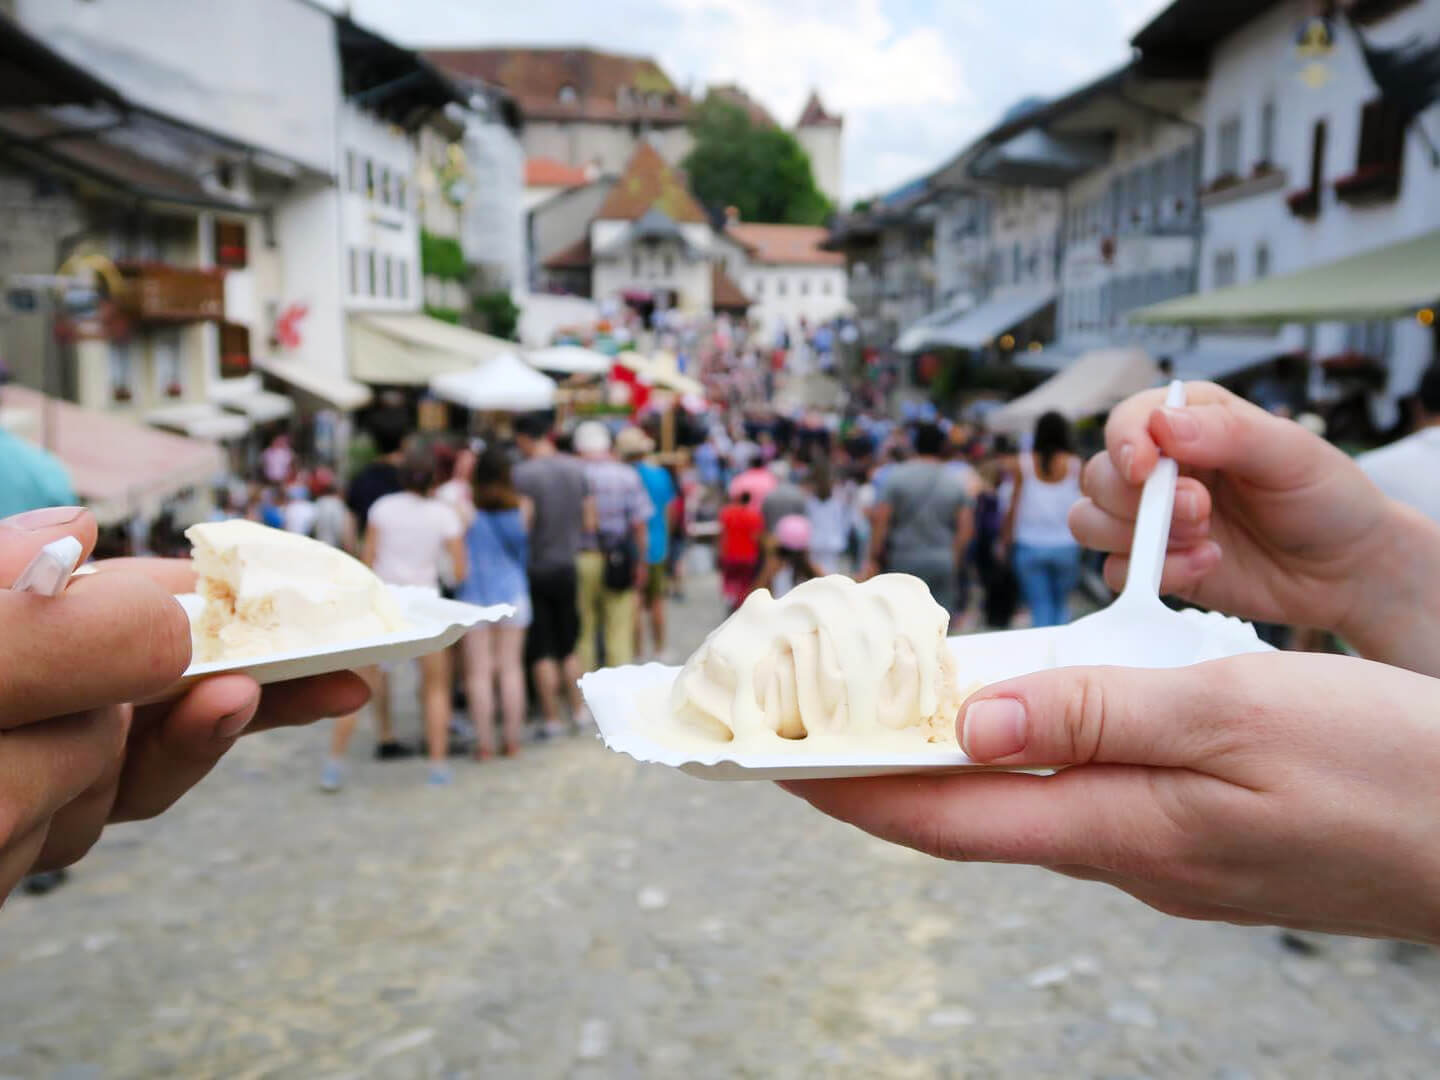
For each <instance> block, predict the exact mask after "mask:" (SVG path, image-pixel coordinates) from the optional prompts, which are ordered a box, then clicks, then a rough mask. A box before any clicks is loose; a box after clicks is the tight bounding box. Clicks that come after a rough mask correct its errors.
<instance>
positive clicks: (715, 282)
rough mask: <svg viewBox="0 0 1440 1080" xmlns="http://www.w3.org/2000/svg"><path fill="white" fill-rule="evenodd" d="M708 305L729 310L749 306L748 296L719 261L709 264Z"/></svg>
mask: <svg viewBox="0 0 1440 1080" xmlns="http://www.w3.org/2000/svg"><path fill="white" fill-rule="evenodd" d="M710 306H711V307H713V308H716V309H717V310H718V309H726V310H731V311H733V310H736V309H744V308H748V307H749V306H750V298H749V297H748V296H746V295H745V293H744V292H743V291H742V290H741V288H740V286H739V285H736V284H735V282H734V280H733V279H732V278H731V277H730V275H729V274H727V273H726V272H725V267H723V266H721V265H720V264H719V263H711V264H710Z"/></svg>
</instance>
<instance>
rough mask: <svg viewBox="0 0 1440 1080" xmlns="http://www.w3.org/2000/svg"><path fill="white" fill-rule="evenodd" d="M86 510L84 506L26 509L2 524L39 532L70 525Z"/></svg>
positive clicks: (0, 522)
mask: <svg viewBox="0 0 1440 1080" xmlns="http://www.w3.org/2000/svg"><path fill="white" fill-rule="evenodd" d="M84 512H85V508H84V507H83V506H47V507H46V508H45V509H43V510H26V511H25V513H23V514H15V515H13V516H11V517H7V518H5V519H4V520H3V521H0V525H4V526H5V527H6V528H10V529H19V530H20V531H21V532H39V531H40V530H41V529H54V528H57V527H59V526H61V525H69V524H70V522H72V521H74V520H75V519H76V518H78V517H79V516H80V515H81V514H83V513H84Z"/></svg>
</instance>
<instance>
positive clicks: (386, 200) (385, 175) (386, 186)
mask: <svg viewBox="0 0 1440 1080" xmlns="http://www.w3.org/2000/svg"><path fill="white" fill-rule="evenodd" d="M380 205H381V206H389V205H390V170H389V169H386V168H383V167H382V168H381V169H380Z"/></svg>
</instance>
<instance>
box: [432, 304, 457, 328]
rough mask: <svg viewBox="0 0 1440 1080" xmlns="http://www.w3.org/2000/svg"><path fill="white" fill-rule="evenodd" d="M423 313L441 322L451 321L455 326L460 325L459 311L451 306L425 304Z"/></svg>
mask: <svg viewBox="0 0 1440 1080" xmlns="http://www.w3.org/2000/svg"><path fill="white" fill-rule="evenodd" d="M425 314H426V315H429V316H430V318H432V319H439V320H440V321H441V322H448V323H453V324H454V325H455V326H459V325H460V312H459V311H458V310H457V309H455V308H453V307H437V306H436V305H434V304H426V305H425Z"/></svg>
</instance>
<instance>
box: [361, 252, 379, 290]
mask: <svg viewBox="0 0 1440 1080" xmlns="http://www.w3.org/2000/svg"><path fill="white" fill-rule="evenodd" d="M365 262H366V263H367V264H368V265H367V266H366V270H367V273H366V275H365V295H366V296H374V295H375V290H376V288H377V287H378V286H379V284H380V278H379V275H378V274H377V273H376V272H375V271H376V263H375V249H374V248H371V249H370V250H369V251H367V252H366V253H365Z"/></svg>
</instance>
